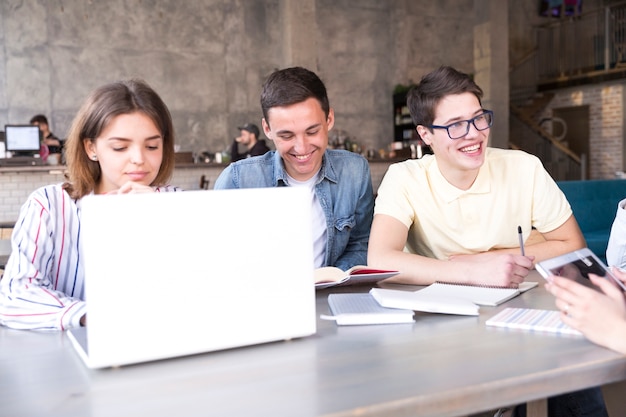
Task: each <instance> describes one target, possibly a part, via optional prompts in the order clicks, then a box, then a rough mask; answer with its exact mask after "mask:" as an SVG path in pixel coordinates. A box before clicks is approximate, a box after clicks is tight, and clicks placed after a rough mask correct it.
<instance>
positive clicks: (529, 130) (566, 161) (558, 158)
mask: <svg viewBox="0 0 626 417" xmlns="http://www.w3.org/2000/svg"><path fill="white" fill-rule="evenodd" d="M511 116H512V117H510V118H509V123H510V128H511V131H513V132H515V137H514V138H511V140H510V144H511V147H512V148H515V149H522V150H524V151H526V152H528V153H531V154H533V155H535V156H537V157H538V158H539V159H540V160H541V162H542V163H543V166H544V167H545V169H546V171H548V172H549V173H550V175H551V176H552V178H554V180H555V181H563V180H581V179H586V178H587V172H586V171H587V157H586V155H584V154H583V155H576V154H575V153H574V152H572V151H571V150H570V149H568V148H567V147H565V146H563V145H562V144H560V143H559V142H558V141H557V140H555V139H554V138H553V137H552V135H551V134H550V133H549V132H547V131H545V130H544V129H543V128H542V127H541V126H539V125H537V124H536V123H534V122H529V121H528V120H525V118H524V117H523V115H522V114H521V113H520V112H518V111H516V110H515V108H514V107H512V108H511Z"/></svg>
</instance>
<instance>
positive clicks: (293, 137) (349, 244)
mask: <svg viewBox="0 0 626 417" xmlns="http://www.w3.org/2000/svg"><path fill="white" fill-rule="evenodd" d="M261 108H262V110H263V120H262V125H263V131H264V133H265V135H266V136H267V137H268V138H269V139H270V140H272V141H273V142H274V145H275V146H276V150H275V151H270V152H267V153H266V154H265V155H262V156H257V157H253V158H247V159H245V160H241V161H238V162H236V163H233V164H230V165H229V166H228V167H226V169H225V170H224V171H223V172H222V173H221V174H220V176H219V178H218V179H217V181H216V183H215V189H229V188H262V187H281V186H291V187H307V188H308V189H309V190H310V192H311V208H312V213H313V225H312V227H313V229H312V230H313V244H314V259H315V262H314V267H315V268H320V267H324V266H336V267H338V268H340V269H343V270H347V269H349V268H351V267H352V266H355V265H359V264H363V265H364V264H365V263H366V261H367V244H368V240H369V232H370V226H371V224H372V216H373V207H374V198H373V192H372V181H371V177H370V170H369V165H368V163H367V161H366V160H365V158H363V157H362V156H360V155H357V154H355V153H352V152H348V151H343V150H331V149H327V148H328V132H329V131H330V130H331V129H332V127H333V125H334V122H335V116H334V112H333V109H332V108H330V105H329V101H328V96H327V93H326V87H325V86H324V83H323V82H322V81H321V80H320V79H319V77H318V76H317V75H316V74H315V73H313V72H311V71H309V70H307V69H305V68H301V67H294V68H287V69H283V70H278V71H275V72H274V73H273V74H271V75H270V76H269V77H268V79H267V80H266V82H265V84H264V85H263V91H262V93H261ZM281 227H307V225H304V224H302V225H282V226H281Z"/></svg>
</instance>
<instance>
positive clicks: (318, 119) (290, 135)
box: [263, 98, 335, 181]
mask: <svg viewBox="0 0 626 417" xmlns="http://www.w3.org/2000/svg"><path fill="white" fill-rule="evenodd" d="M334 123H335V119H334V113H333V110H332V109H330V111H329V113H328V118H327V117H326V115H325V114H324V110H322V106H321V105H320V103H319V101H317V99H315V98H309V99H306V100H305V101H302V102H300V103H296V104H292V105H289V106H284V107H272V108H271V109H270V110H269V111H268V120H265V119H263V131H264V132H265V135H266V136H267V137H268V138H270V139H271V140H272V141H274V145H275V146H276V151H277V152H278V153H279V154H280V156H281V157H282V159H283V162H284V164H285V170H286V171H287V173H288V174H289V175H290V176H291V177H292V178H294V179H296V180H298V181H306V180H308V179H310V178H311V177H313V176H314V175H315V174H317V172H318V171H319V170H320V168H321V166H322V157H323V156H324V152H325V151H326V148H327V147H328V131H329V130H330V129H332V127H333V125H334Z"/></svg>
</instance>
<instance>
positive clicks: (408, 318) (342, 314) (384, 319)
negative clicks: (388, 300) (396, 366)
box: [320, 293, 415, 326]
mask: <svg viewBox="0 0 626 417" xmlns="http://www.w3.org/2000/svg"><path fill="white" fill-rule="evenodd" d="M328 306H329V308H330V312H331V313H332V315H331V316H328V315H325V314H322V315H321V316H320V318H322V319H324V320H335V322H336V323H337V325H339V326H345V325H359V324H394V323H413V322H414V321H415V320H413V310H407V309H396V308H385V307H382V306H380V305H379V304H378V303H377V302H376V300H374V298H373V297H372V296H371V295H370V294H367V293H342V294H330V295H329V296H328Z"/></svg>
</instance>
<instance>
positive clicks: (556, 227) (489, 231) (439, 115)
mask: <svg viewBox="0 0 626 417" xmlns="http://www.w3.org/2000/svg"><path fill="white" fill-rule="evenodd" d="M482 95H483V92H482V89H481V88H480V87H479V86H478V85H477V84H476V83H475V82H474V81H473V80H472V78H471V77H470V76H469V75H468V74H465V73H462V72H460V71H457V70H456V69H454V68H451V67H441V68H439V69H437V70H435V71H433V72H431V73H429V74H427V75H426V76H424V78H422V80H421V82H420V83H419V84H418V85H417V86H416V87H414V88H413V89H412V90H410V91H409V93H408V106H409V111H410V113H411V117H412V118H413V122H414V123H415V125H416V126H417V127H416V130H417V133H418V134H419V136H420V138H421V139H422V140H423V141H424V142H425V143H426V144H427V145H429V146H430V147H431V148H432V151H433V155H424V157H422V158H421V159H411V160H408V161H405V162H400V163H395V164H392V165H391V166H390V167H389V169H388V171H387V172H386V174H385V176H384V178H383V181H382V183H381V185H380V187H379V189H378V197H377V198H376V205H375V210H374V220H373V223H372V230H371V234H370V241H369V251H368V265H369V266H371V267H373V268H381V269H396V270H399V271H400V274H399V275H398V276H397V278H396V277H394V278H391V279H389V280H388V281H389V282H400V283H406V284H417V285H426V284H431V283H433V282H434V281H437V280H444V281H453V282H461V283H468V284H476V285H495V286H516V285H518V284H519V283H521V282H523V281H524V279H525V277H526V276H527V275H528V273H529V271H530V270H531V269H532V268H533V267H534V265H533V261H538V260H542V259H547V258H551V257H553V256H557V255H560V254H563V253H566V252H570V251H572V250H575V249H579V248H583V247H585V240H584V238H583V236H582V233H581V231H580V229H579V227H578V224H577V222H576V219H575V218H574V216H573V214H572V210H571V208H570V205H569V203H568V202H567V200H566V198H565V196H564V194H563V193H562V192H561V191H560V189H559V188H558V186H557V185H556V183H555V182H554V180H553V179H552V178H551V177H550V175H549V174H548V173H547V172H546V171H545V169H544V168H543V165H542V163H541V161H540V160H539V159H538V158H536V157H535V156H532V155H529V154H527V153H525V152H522V151H516V150H505V149H495V148H489V147H488V140H489V132H490V128H491V126H492V123H493V112H492V111H490V110H487V109H484V108H483V107H482V104H481V99H482ZM518 226H521V227H522V230H523V234H524V236H523V239H524V240H526V248H525V250H526V255H523V254H521V253H520V252H521V251H520V244H519V236H518V233H517V228H518ZM531 228H535V229H536V232H532V239H530V238H529V236H531ZM577 406H580V407H581V409H582V410H583V411H590V412H591V413H590V414H577V412H570V410H571V408H570V407H574V408H576V407H577ZM548 408H549V411H550V415H551V416H557V415H559V416H560V415H569V416H577V415H580V416H583V415H585V416H587V415H594V416H605V415H606V409H605V406H604V400H603V399H602V392H601V391H600V389H599V388H593V389H590V390H584V391H578V392H576V393H571V394H564V395H563V396H559V397H555V398H551V399H549V401H548ZM564 410H567V411H565V414H558V413H559V412H563V411H564ZM515 412H516V413H519V414H520V415H523V414H525V409H524V407H523V406H520V407H516V408H515ZM592 413H596V414H592ZM505 415H506V414H505Z"/></svg>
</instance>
